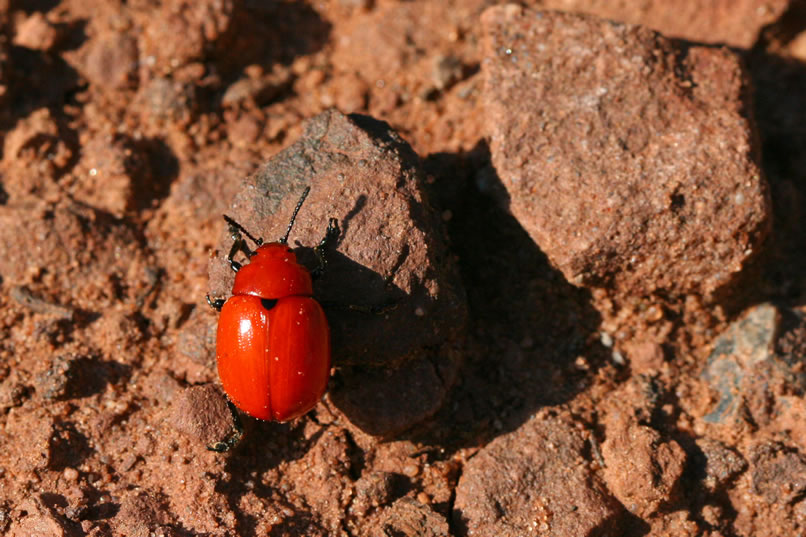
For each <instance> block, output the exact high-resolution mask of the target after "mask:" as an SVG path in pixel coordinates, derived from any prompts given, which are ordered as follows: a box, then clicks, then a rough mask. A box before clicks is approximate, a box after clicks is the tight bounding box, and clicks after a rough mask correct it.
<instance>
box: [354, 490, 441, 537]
mask: <svg viewBox="0 0 806 537" xmlns="http://www.w3.org/2000/svg"><path fill="white" fill-rule="evenodd" d="M351 533H352V534H353V535H356V536H360V537H373V536H375V535H395V536H398V537H449V536H450V535H451V531H450V527H449V526H448V521H447V520H445V517H444V516H442V515H441V514H439V513H437V512H435V511H434V510H433V509H432V508H431V507H429V506H428V505H423V504H422V503H420V502H418V501H416V500H413V499H411V498H401V499H399V500H398V501H396V502H395V503H394V504H392V505H391V506H389V507H386V508H384V509H382V510H380V511H378V512H377V513H375V514H374V515H371V516H369V517H367V518H366V519H365V520H362V523H361V524H360V525H357V527H356V529H355V530H354V531H353V532H351Z"/></svg>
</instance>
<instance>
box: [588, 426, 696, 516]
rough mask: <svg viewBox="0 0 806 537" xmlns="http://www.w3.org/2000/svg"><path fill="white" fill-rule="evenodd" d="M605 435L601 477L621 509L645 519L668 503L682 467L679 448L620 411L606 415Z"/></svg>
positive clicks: (684, 458) (674, 490) (680, 449)
mask: <svg viewBox="0 0 806 537" xmlns="http://www.w3.org/2000/svg"><path fill="white" fill-rule="evenodd" d="M605 434H606V439H605V441H604V442H603V443H602V456H603V457H604V461H605V469H604V478H605V481H606V482H607V486H608V488H609V489H610V490H611V491H612V492H613V494H614V495H615V496H616V497H617V498H618V499H619V501H621V503H622V504H623V505H624V507H626V508H627V509H628V510H629V511H630V512H631V513H633V514H635V515H637V516H639V517H642V518H647V517H649V516H651V515H653V514H655V513H656V512H657V511H658V510H659V509H660V508H661V507H664V506H666V505H670V504H672V503H673V502H674V499H675V498H674V496H675V494H676V492H677V491H676V488H677V484H678V481H679V480H680V476H682V475H683V469H684V468H685V464H686V453H685V452H684V451H683V448H681V447H680V445H679V444H678V443H677V442H675V441H674V440H664V439H663V438H662V437H661V435H660V433H659V432H658V431H656V430H655V429H652V428H651V427H648V426H646V425H641V424H640V423H638V422H637V420H635V418H633V417H631V416H629V415H627V414H626V413H621V412H611V413H610V414H608V416H607V418H606V421H605Z"/></svg>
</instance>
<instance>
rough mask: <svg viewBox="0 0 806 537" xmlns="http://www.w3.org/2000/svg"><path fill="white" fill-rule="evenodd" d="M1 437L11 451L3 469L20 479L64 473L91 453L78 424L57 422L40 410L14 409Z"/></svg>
mask: <svg viewBox="0 0 806 537" xmlns="http://www.w3.org/2000/svg"><path fill="white" fill-rule="evenodd" d="M0 438H2V439H3V445H5V446H7V448H8V449H7V452H6V455H5V458H6V460H7V461H8V463H7V464H5V465H4V466H6V467H7V468H9V469H12V470H13V472H14V473H15V474H19V476H20V477H22V476H23V475H24V474H25V473H26V472H44V471H45V470H54V471H57V472H61V471H62V470H64V469H65V468H67V467H74V466H77V465H79V464H81V463H82V462H83V461H84V460H85V459H86V457H87V456H88V454H89V447H88V444H87V439H86V437H85V436H84V435H83V434H81V433H80V432H78V431H77V430H76V427H75V425H73V424H72V423H70V422H64V421H60V420H57V419H54V418H53V417H52V416H50V415H49V414H48V413H47V412H46V411H45V410H42V408H41V407H38V408H36V409H33V410H32V409H29V408H27V407H25V406H24V407H20V408H12V409H11V410H10V411H9V413H8V421H7V422H6V426H5V430H4V434H3V436H2V437H0Z"/></svg>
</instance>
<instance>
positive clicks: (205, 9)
mask: <svg viewBox="0 0 806 537" xmlns="http://www.w3.org/2000/svg"><path fill="white" fill-rule="evenodd" d="M236 4H238V2H234V1H233V0H204V1H201V2H189V1H187V0H169V1H166V2H161V3H160V4H159V6H158V7H157V8H156V9H155V8H151V7H149V8H147V9H143V10H142V11H139V12H138V13H137V14H136V16H137V18H138V19H140V20H141V21H142V23H143V31H142V34H141V36H140V40H139V42H140V65H141V67H142V68H143V70H144V71H146V72H152V73H156V74H157V75H165V74H168V73H170V72H172V71H174V70H176V69H177V68H179V67H182V66H184V65H187V64H188V63H191V62H192V61H194V60H198V59H202V58H204V56H205V54H206V53H207V52H208V51H209V49H210V48H212V44H213V43H214V42H215V41H216V39H218V38H220V37H221V34H222V33H223V32H224V31H225V30H226V29H227V27H228V26H229V24H230V21H231V19H232V16H233V10H234V8H235V5H236ZM177 35H181V36H182V39H174V38H173V37H174V36H177Z"/></svg>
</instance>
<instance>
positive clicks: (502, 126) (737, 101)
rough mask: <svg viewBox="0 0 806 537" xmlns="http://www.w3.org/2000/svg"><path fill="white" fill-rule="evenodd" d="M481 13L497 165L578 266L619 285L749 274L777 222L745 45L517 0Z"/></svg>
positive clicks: (564, 260)
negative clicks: (709, 42)
mask: <svg viewBox="0 0 806 537" xmlns="http://www.w3.org/2000/svg"><path fill="white" fill-rule="evenodd" d="M482 24H483V26H484V32H485V37H484V50H485V57H486V59H485V60H484V62H482V71H483V74H484V79H485V87H484V96H483V99H484V105H485V107H486V114H487V121H486V124H487V125H489V131H488V133H487V134H488V136H489V137H490V148H491V155H492V161H493V164H494V166H495V169H496V171H497V172H498V175H499V177H500V179H501V181H502V183H503V185H504V186H505V187H506V190H507V192H508V194H509V198H510V208H511V210H512V213H513V214H514V215H515V217H516V218H518V219H519V220H520V222H521V224H522V225H523V227H524V229H525V230H526V231H527V232H528V233H529V234H530V235H531V236H532V238H533V239H534V240H535V242H537V243H538V245H539V246H540V248H541V249H542V250H543V251H544V252H545V253H546V255H547V256H548V257H549V259H550V260H551V262H552V263H553V264H554V265H555V266H556V267H558V268H559V269H560V270H561V271H562V272H563V274H564V275H565V277H566V278H567V279H568V281H570V282H571V283H573V284H575V285H579V286H584V287H593V288H603V289H607V290H609V291H610V292H611V293H612V294H613V295H615V296H633V295H638V296H640V295H645V294H651V293H655V292H662V293H667V294H672V295H678V294H687V293H691V294H701V295H705V296H713V294H714V293H715V291H717V290H719V289H727V288H728V287H729V286H730V285H731V284H734V283H736V281H737V275H738V273H739V272H740V271H741V269H742V268H743V267H744V266H745V265H746V264H747V263H748V261H749V260H750V259H751V258H752V256H753V254H754V253H756V252H757V251H758V250H759V247H760V245H761V243H762V241H763V240H764V238H765V236H766V235H767V232H768V230H769V227H770V201H769V195H768V187H767V184H766V181H765V180H764V179H763V178H762V176H761V170H760V168H759V166H758V163H757V160H758V147H757V145H756V134H755V132H754V129H753V123H752V121H751V118H750V117H749V116H748V115H747V113H748V112H747V111H748V110H750V109H751V105H750V102H749V100H748V96H747V88H748V81H747V77H746V75H745V73H744V71H743V69H742V67H741V61H740V59H739V57H738V56H736V55H735V54H733V53H732V52H730V51H727V50H725V49H714V48H702V47H690V48H680V47H679V46H676V45H674V44H673V43H671V42H670V41H668V40H666V39H664V38H663V37H661V36H660V35H658V34H655V33H654V32H651V31H649V30H646V29H644V28H640V27H636V26H629V25H624V24H617V23H613V22H609V21H602V20H599V19H595V18H592V17H584V16H578V15H570V14H564V13H552V12H537V11H530V10H524V9H522V8H520V7H518V6H514V5H508V6H497V7H493V8H489V9H488V10H486V11H485V12H484V15H483V16H482ZM672 260H674V262H673V263H672Z"/></svg>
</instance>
